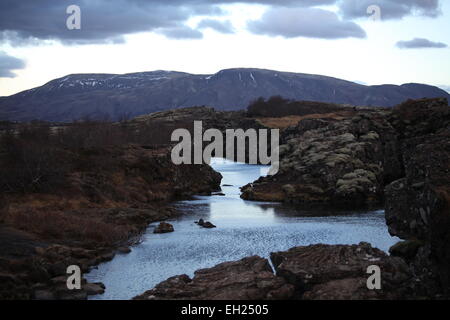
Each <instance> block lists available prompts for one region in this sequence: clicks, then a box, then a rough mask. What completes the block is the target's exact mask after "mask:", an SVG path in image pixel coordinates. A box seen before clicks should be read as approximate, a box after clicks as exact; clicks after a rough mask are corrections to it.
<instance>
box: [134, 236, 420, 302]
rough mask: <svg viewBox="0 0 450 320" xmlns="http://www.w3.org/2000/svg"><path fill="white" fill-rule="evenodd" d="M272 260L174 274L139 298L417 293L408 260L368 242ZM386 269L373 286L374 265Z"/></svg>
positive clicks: (336, 297) (301, 249) (320, 248)
mask: <svg viewBox="0 0 450 320" xmlns="http://www.w3.org/2000/svg"><path fill="white" fill-rule="evenodd" d="M270 258H271V260H272V263H273V265H274V266H275V269H276V274H273V271H272V269H271V268H270V266H269V263H268V261H267V260H266V259H263V258H260V257H248V258H244V259H242V260H240V261H235V262H226V263H222V264H219V265H217V266H215V267H213V268H209V269H203V270H198V271H196V272H195V276H194V278H193V279H191V278H189V277H188V276H187V275H181V276H176V277H172V278H169V279H168V280H166V281H163V282H161V283H160V284H158V285H157V286H156V287H155V288H154V289H152V290H149V291H147V292H145V293H144V294H142V295H140V296H138V297H136V298H135V299H150V300H161V299H163V300H172V299H201V300H215V299H220V300H222V299H226V300H241V299H243V300H264V299H305V300H327V299H333V300H344V299H405V298H408V297H411V294H412V292H414V290H413V286H414V283H415V281H414V277H413V275H412V274H411V272H410V271H409V269H408V266H407V264H406V263H405V262H404V261H403V260H402V259H401V258H398V257H389V256H388V255H386V254H385V253H384V252H382V251H380V250H378V249H375V248H372V247H371V246H370V245H369V244H367V243H360V244H359V245H352V246H344V245H335V246H331V245H312V246H307V247H297V248H292V249H290V250H289V251H286V252H276V253H272V254H271V256H270ZM372 265H376V266H378V267H379V268H380V271H381V274H380V276H381V288H380V289H376V290H372V289H369V288H368V286H367V282H368V278H369V277H370V276H371V274H369V273H368V272H367V271H368V267H369V266H372Z"/></svg>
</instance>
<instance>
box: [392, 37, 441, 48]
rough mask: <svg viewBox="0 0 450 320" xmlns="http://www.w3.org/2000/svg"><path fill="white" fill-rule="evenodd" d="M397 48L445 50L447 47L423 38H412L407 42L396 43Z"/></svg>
mask: <svg viewBox="0 0 450 320" xmlns="http://www.w3.org/2000/svg"><path fill="white" fill-rule="evenodd" d="M397 47H399V48H400V49H425V48H439V49H443V48H447V47H448V46H447V45H446V44H445V43H442V42H433V41H431V40H428V39H424V38H414V39H412V40H409V41H399V42H397Z"/></svg>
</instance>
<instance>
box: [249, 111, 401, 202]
mask: <svg viewBox="0 0 450 320" xmlns="http://www.w3.org/2000/svg"><path fill="white" fill-rule="evenodd" d="M389 114H390V112H389V111H385V110H379V111H359V112H356V113H355V114H354V115H353V116H348V117H346V118H344V119H342V120H335V119H305V120H302V121H300V122H299V123H298V125H297V126H295V127H291V128H288V129H286V130H285V131H284V132H283V133H282V134H281V145H280V170H279V172H278V173H277V174H276V175H274V176H268V177H263V178H260V179H259V180H257V181H255V182H254V183H252V184H249V185H247V186H244V187H243V188H241V190H242V198H244V199H247V200H262V201H286V202H294V203H301V204H303V205H320V206H332V207H336V206H342V207H352V208H355V207H358V206H367V205H375V204H379V203H380V202H381V200H382V198H383V190H384V185H385V184H386V183H387V182H391V181H393V180H395V179H397V178H399V177H400V176H401V170H402V167H401V161H400V157H399V155H400V153H399V151H398V147H399V145H398V141H397V134H396V131H395V129H394V128H393V127H392V125H391V124H390V122H389V121H388V118H387V115H389Z"/></svg>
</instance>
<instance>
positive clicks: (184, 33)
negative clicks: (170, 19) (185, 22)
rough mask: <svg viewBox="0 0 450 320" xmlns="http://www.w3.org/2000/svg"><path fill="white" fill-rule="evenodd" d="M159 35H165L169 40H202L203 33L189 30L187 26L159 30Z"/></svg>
mask: <svg viewBox="0 0 450 320" xmlns="http://www.w3.org/2000/svg"><path fill="white" fill-rule="evenodd" d="M158 33H161V34H163V35H165V36H166V37H167V38H169V39H177V40H182V39H202V38H203V33H201V32H200V31H198V30H195V29H192V28H189V27H187V26H180V27H174V28H164V29H160V30H158Z"/></svg>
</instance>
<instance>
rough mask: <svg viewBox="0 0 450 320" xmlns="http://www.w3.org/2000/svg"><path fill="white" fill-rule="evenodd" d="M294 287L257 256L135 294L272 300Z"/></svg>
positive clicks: (286, 296)
mask: <svg viewBox="0 0 450 320" xmlns="http://www.w3.org/2000/svg"><path fill="white" fill-rule="evenodd" d="M293 294H294V287H293V286H292V285H291V284H287V283H286V281H285V280H284V279H283V278H280V277H277V276H275V275H274V274H273V273H272V269H271V267H270V265H269V263H268V261H267V260H266V259H263V258H260V257H257V256H253V257H248V258H244V259H242V260H239V261H235V262H225V263H222V264H219V265H217V266H215V267H213V268H209V269H202V270H198V271H196V272H195V276H194V278H193V279H190V278H189V277H188V276H187V275H181V276H176V277H172V278H169V279H168V280H166V281H164V282H161V283H160V284H158V285H157V286H156V287H155V288H154V289H152V290H150V291H147V292H145V293H144V294H142V295H140V296H138V297H135V299H139V300H146V299H149V300H268V299H289V298H291V297H292V295H293Z"/></svg>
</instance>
